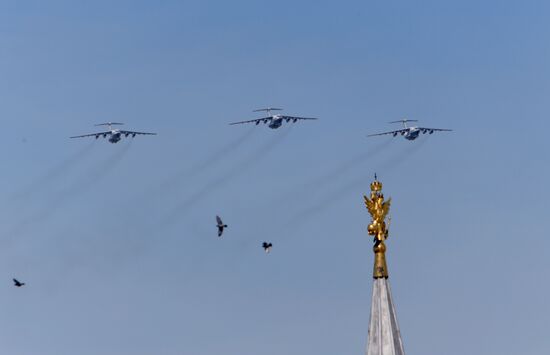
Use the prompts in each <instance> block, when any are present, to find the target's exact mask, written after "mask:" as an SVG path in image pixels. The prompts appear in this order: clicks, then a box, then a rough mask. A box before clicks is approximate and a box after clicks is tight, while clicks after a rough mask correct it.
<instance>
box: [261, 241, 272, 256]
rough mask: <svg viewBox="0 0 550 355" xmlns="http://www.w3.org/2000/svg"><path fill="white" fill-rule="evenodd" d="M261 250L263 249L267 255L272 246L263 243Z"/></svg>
mask: <svg viewBox="0 0 550 355" xmlns="http://www.w3.org/2000/svg"><path fill="white" fill-rule="evenodd" d="M262 248H264V250H265V252H266V253H269V252H270V251H271V248H273V244H272V243H268V242H263V243H262Z"/></svg>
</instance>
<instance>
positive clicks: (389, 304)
mask: <svg viewBox="0 0 550 355" xmlns="http://www.w3.org/2000/svg"><path fill="white" fill-rule="evenodd" d="M390 204H391V199H388V200H385V199H384V195H383V194H382V183H380V182H379V181H378V179H377V178H376V175H375V177H374V182H373V183H372V184H371V194H370V198H369V197H367V196H365V205H366V206H367V209H368V211H369V213H370V215H371V216H372V222H371V224H369V227H368V233H369V235H372V236H374V241H373V242H374V246H373V251H374V268H373V274H372V276H373V279H374V284H373V287H372V305H371V314H370V322H369V338H368V340H367V355H404V354H405V351H404V350H403V341H402V340H401V333H400V332H399V325H398V324H397V315H396V313H395V307H394V305H393V299H392V296H391V290H390V284H389V281H388V276H389V273H388V266H387V263H386V244H385V241H386V239H388V236H389V231H388V228H387V226H386V222H385V220H386V217H387V215H388V213H389V210H390Z"/></svg>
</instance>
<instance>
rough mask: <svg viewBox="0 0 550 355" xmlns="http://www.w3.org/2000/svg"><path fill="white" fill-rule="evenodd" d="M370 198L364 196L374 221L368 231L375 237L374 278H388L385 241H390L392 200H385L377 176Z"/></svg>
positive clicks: (372, 185) (371, 187)
mask: <svg viewBox="0 0 550 355" xmlns="http://www.w3.org/2000/svg"><path fill="white" fill-rule="evenodd" d="M370 189H371V193H370V198H369V197H368V196H363V197H364V199H365V205H366V206H367V210H368V211H369V213H370V215H371V217H372V221H371V223H370V224H369V226H368V228H367V231H368V233H369V235H372V236H374V246H373V251H374V256H375V257H374V269H373V277H374V278H375V279H378V278H388V266H387V265H386V244H385V243H384V241H385V240H386V239H388V235H389V231H388V228H387V226H386V217H387V216H388V213H389V212H390V206H391V198H389V199H388V200H387V201H385V200H384V194H383V193H382V183H381V182H379V181H378V179H377V178H376V175H375V176H374V181H373V182H372V184H370Z"/></svg>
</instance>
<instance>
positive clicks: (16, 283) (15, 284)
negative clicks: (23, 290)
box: [13, 279, 25, 287]
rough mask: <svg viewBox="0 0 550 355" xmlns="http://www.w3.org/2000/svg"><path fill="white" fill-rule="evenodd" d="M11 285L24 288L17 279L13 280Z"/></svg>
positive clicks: (22, 283) (23, 284)
mask: <svg viewBox="0 0 550 355" xmlns="http://www.w3.org/2000/svg"><path fill="white" fill-rule="evenodd" d="M13 284H14V286H15V287H21V286H25V283H24V282H19V281H18V280H17V279H13Z"/></svg>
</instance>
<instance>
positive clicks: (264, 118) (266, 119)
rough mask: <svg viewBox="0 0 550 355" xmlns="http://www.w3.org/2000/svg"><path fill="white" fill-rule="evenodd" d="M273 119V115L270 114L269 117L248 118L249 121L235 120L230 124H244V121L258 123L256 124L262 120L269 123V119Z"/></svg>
mask: <svg viewBox="0 0 550 355" xmlns="http://www.w3.org/2000/svg"><path fill="white" fill-rule="evenodd" d="M272 119H273V117H271V116H269V117H263V118H257V119H255V120H248V121H240V122H233V123H230V125H234V124H243V123H252V122H254V123H256V124H260V122H262V121H263V122H264V123H267V122H269V121H271V120H272Z"/></svg>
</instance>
